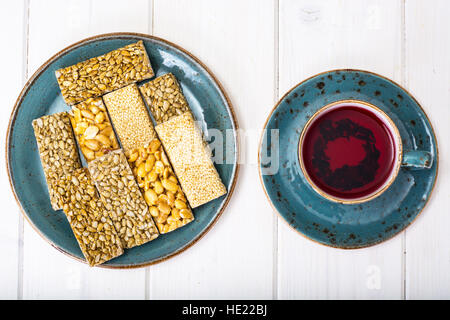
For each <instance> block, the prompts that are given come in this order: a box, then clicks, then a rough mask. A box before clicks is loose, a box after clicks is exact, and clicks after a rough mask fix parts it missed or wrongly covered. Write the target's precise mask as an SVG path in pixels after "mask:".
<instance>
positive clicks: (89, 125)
mask: <svg viewBox="0 0 450 320" xmlns="http://www.w3.org/2000/svg"><path fill="white" fill-rule="evenodd" d="M69 116H70V121H71V122H72V127H73V131H74V133H75V137H76V138H77V140H78V144H79V146H80V149H81V153H82V154H83V156H84V157H85V159H86V161H91V160H94V159H96V158H99V157H101V156H103V155H105V154H107V153H108V152H110V151H112V150H116V149H119V143H118V142H117V139H116V135H115V133H114V130H113V128H112V126H111V122H110V121H109V117H108V113H107V112H106V108H105V105H104V104H103V101H102V98H89V99H88V100H86V101H84V102H81V103H79V104H77V105H74V106H73V107H72V110H71V111H70V112H69Z"/></svg>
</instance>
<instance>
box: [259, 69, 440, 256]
mask: <svg viewBox="0 0 450 320" xmlns="http://www.w3.org/2000/svg"><path fill="white" fill-rule="evenodd" d="M346 99H355V100H362V101H366V102H369V103H371V104H373V105H375V106H378V107H379V108H380V109H382V110H384V111H385V112H386V113H387V114H388V115H389V116H390V118H391V119H392V120H393V121H394V122H395V124H396V126H397V127H398V129H399V131H400V134H401V137H402V141H403V146H404V149H406V150H414V149H420V150H425V151H428V152H430V153H431V154H432V156H433V158H434V162H433V165H432V167H431V169H423V170H411V169H408V168H405V167H402V168H401V169H400V172H399V175H398V177H397V179H396V180H395V181H394V183H393V184H392V185H391V186H390V187H389V188H388V189H387V190H386V191H385V192H384V193H383V194H382V195H380V196H379V197H377V198H375V199H373V200H371V201H368V202H365V203H361V204H353V205H352V204H339V203H336V202H332V201H329V200H326V199H325V198H322V197H321V196H320V195H319V194H318V193H316V192H315V191H314V190H313V189H312V187H311V186H310V185H309V184H308V182H307V181H306V179H305V177H304V176H303V175H302V171H301V169H300V163H299V159H298V141H299V138H300V134H301V132H302V129H303V127H304V125H305V124H306V122H307V121H308V119H309V118H310V117H311V116H312V115H313V114H314V113H315V112H316V111H317V110H318V109H320V108H321V107H323V106H325V105H327V104H329V103H331V102H334V101H338V100H346ZM265 129H267V130H265V132H264V133H263V138H262V144H261V147H260V151H259V159H260V174H261V180H262V183H263V186H264V189H265V192H266V194H267V195H268V197H269V199H270V201H271V203H272V205H273V206H274V208H275V209H276V210H277V211H278V213H279V214H280V215H281V217H282V218H283V219H284V220H285V221H286V222H287V223H288V224H289V225H290V226H291V227H292V228H294V229H295V230H297V231H299V232H300V233H301V234H303V235H305V236H306V237H308V238H310V239H312V240H314V241H317V242H319V243H321V244H325V245H328V246H332V247H338V248H346V249H350V248H361V247H367V246H371V245H374V244H377V243H380V242H382V241H384V240H386V239H389V238H391V237H393V236H395V235H396V234H398V233H399V232H401V231H402V230H403V229H405V228H406V227H407V226H408V225H409V224H410V223H411V222H412V221H413V220H414V219H415V218H416V217H417V215H418V214H419V213H420V212H421V211H422V209H423V207H424V206H425V203H426V202H427V200H428V198H429V197H430V194H431V191H432V189H433V186H434V183H435V180H436V174H437V167H438V159H437V157H438V152H437V145H436V138H435V135H434V132H433V129H432V127H431V124H430V122H429V120H428V118H427V116H426V114H425V112H424V111H423V110H422V108H421V107H420V105H419V104H418V103H417V101H416V100H415V99H414V98H413V97H412V96H411V95H410V94H409V93H408V92H406V91H405V90H404V89H402V88H401V87H400V86H399V85H398V84H396V83H394V82H392V81H391V80H389V79H386V78H384V77H382V76H379V75H376V74H373V73H370V72H367V71H361V70H335V71H329V72H325V73H321V74H319V75H316V76H314V77H312V78H309V79H307V80H305V81H303V82H301V83H300V84H298V85H297V86H295V87H294V88H293V89H291V90H290V91H289V92H288V93H287V94H286V95H285V96H284V97H283V98H282V99H281V100H280V101H279V102H278V104H277V105H276V106H275V108H274V110H273V111H272V113H271V114H270V116H269V118H268V120H267V123H266V126H265ZM270 129H278V134H279V158H278V159H279V162H278V164H279V166H278V167H279V168H278V170H274V169H276V167H277V166H276V165H275V166H274V165H273V164H274V163H272V162H269V161H267V163H265V162H266V160H267V157H264V155H268V156H269V157H270V156H271V151H270V149H271V146H272V145H274V144H275V142H276V140H274V139H272V137H273V135H271V134H270ZM266 132H268V134H266ZM274 150H276V149H274ZM274 159H276V158H274Z"/></svg>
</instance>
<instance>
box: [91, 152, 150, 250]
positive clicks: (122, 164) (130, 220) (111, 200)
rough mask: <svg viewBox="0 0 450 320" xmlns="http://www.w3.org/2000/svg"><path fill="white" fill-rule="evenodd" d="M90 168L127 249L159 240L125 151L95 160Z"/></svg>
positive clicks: (111, 153)
mask: <svg viewBox="0 0 450 320" xmlns="http://www.w3.org/2000/svg"><path fill="white" fill-rule="evenodd" d="M88 166H89V171H90V173H91V176H92V179H93V180H94V182H95V184H96V186H97V189H98V190H99V193H100V197H101V199H102V201H103V203H104V205H105V207H106V209H107V210H108V211H109V212H110V215H111V218H112V220H113V222H114V226H115V228H116V230H117V232H118V233H119V237H120V238H121V240H122V244H123V247H124V248H132V247H134V246H138V245H141V244H144V243H146V242H148V241H151V240H153V239H155V238H156V237H158V230H157V229H156V226H155V224H154V222H153V220H152V216H151V215H150V212H149V210H148V206H147V204H146V202H145V200H144V198H143V196H142V194H141V191H140V190H139V186H138V185H137V183H136V180H135V179H134V176H133V172H132V171H131V169H130V166H129V165H128V162H127V158H126V157H125V155H124V153H123V151H122V150H121V149H119V150H115V151H112V152H110V153H108V154H107V155H104V156H103V157H101V158H98V159H95V160H92V161H91V162H89V164H88Z"/></svg>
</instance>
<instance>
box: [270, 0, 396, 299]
mask: <svg viewBox="0 0 450 320" xmlns="http://www.w3.org/2000/svg"><path fill="white" fill-rule="evenodd" d="M279 13H280V15H279V22H280V27H279V61H280V64H279V70H280V75H279V79H280V83H279V87H280V90H279V91H280V95H283V94H284V93H285V92H286V91H287V90H289V89H290V88H291V87H293V86H294V85H296V84H297V83H298V82H300V81H301V80H302V79H305V78H307V77H309V76H311V75H314V74H317V73H319V72H323V71H326V70H329V69H336V68H359V69H366V70H371V71H374V72H377V73H380V74H383V75H385V76H387V77H390V78H393V79H395V80H397V81H399V80H401V23H400V22H401V19H400V17H401V2H400V1H389V0H370V1H356V0H355V1H353V0H348V1H338V0H327V1H313V0H302V1H294V0H280V8H279ZM278 231H279V232H278V237H279V244H278V253H279V260H278V271H279V274H278V297H279V298H282V299H293V298H305V299H314V298H321V299H329V298H336V299H346V298H348V299H353V298H374V299H377V298H393V299H399V298H401V297H402V284H401V283H402V236H397V237H396V238H395V239H392V240H390V241H388V242H386V243H384V244H381V245H378V246H375V247H371V248H366V249H360V250H350V251H346V250H339V249H332V248H327V247H324V246H321V245H319V244H316V243H314V242H312V241H310V240H307V239H305V238H304V237H301V236H299V235H298V234H297V233H296V232H295V231H293V230H292V229H291V228H290V227H288V226H287V224H286V223H284V222H280V223H279V229H278Z"/></svg>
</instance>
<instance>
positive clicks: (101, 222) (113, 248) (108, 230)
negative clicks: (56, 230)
mask: <svg viewBox="0 0 450 320" xmlns="http://www.w3.org/2000/svg"><path fill="white" fill-rule="evenodd" d="M54 186H55V188H57V190H58V200H59V205H60V206H61V207H62V209H63V211H64V213H65V215H66V217H67V220H68V221H69V224H70V227H71V228H72V231H73V233H74V235H75V238H76V239H77V241H78V244H79V246H80V249H81V251H82V252H83V255H84V256H85V258H86V260H87V262H88V264H89V265H90V266H91V267H92V266H95V265H99V264H102V263H104V262H106V261H108V260H111V259H113V258H115V257H117V256H120V255H121V254H122V253H123V248H122V242H121V241H120V238H119V236H118V234H117V231H116V229H115V228H114V225H113V222H112V220H111V218H110V216H109V212H108V211H107V210H106V208H105V206H104V205H103V203H102V202H101V200H100V198H99V196H98V193H97V190H96V189H95V185H94V183H93V182H92V180H91V177H90V175H89V171H88V170H87V169H86V168H80V169H76V170H74V171H72V172H71V173H69V174H67V175H65V176H64V177H63V178H61V179H60V180H59V181H57V182H55V185H54Z"/></svg>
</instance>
